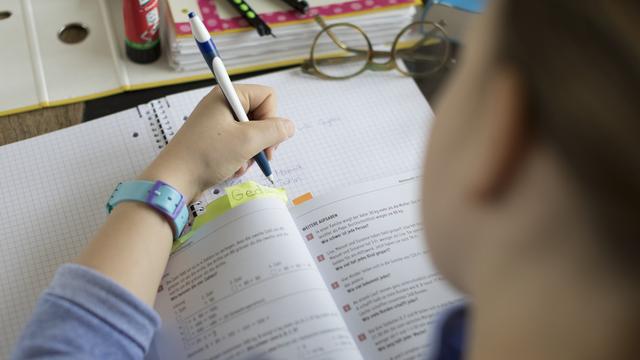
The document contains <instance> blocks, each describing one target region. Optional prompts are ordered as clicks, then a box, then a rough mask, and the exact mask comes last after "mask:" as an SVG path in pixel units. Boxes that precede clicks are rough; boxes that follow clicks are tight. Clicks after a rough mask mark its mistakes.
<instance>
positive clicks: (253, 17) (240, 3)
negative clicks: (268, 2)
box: [227, 0, 276, 37]
mask: <svg viewBox="0 0 640 360" xmlns="http://www.w3.org/2000/svg"><path fill="white" fill-rule="evenodd" d="M227 1H228V2H229V4H231V6H233V7H234V8H235V9H236V11H238V12H239V13H240V15H242V17H243V18H244V19H245V20H247V22H248V23H249V25H251V26H253V27H254V28H256V30H257V31H258V34H260V36H265V35H271V36H273V37H276V36H275V35H274V34H273V33H272V32H271V28H270V27H269V25H267V23H266V22H264V21H263V20H262V19H261V18H260V15H258V13H256V12H255V11H254V10H253V9H252V8H251V6H249V4H247V3H246V2H245V1H244V0H227Z"/></svg>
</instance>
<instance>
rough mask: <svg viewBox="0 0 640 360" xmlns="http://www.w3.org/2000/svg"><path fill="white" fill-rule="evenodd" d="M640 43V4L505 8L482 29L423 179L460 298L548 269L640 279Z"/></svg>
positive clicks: (431, 227)
mask: <svg viewBox="0 0 640 360" xmlns="http://www.w3.org/2000/svg"><path fill="white" fill-rule="evenodd" d="M639 41H640V2H638V1H636V0H627V1H606V0H600V1H595V0H594V1H558V0H536V1H531V0H511V1H510V0H496V1H493V2H491V4H490V6H489V9H487V11H486V13H485V14H484V15H483V16H482V18H481V19H479V21H478V23H477V24H474V27H473V28H472V31H471V32H470V34H469V37H468V38H467V39H466V41H465V45H466V46H467V49H466V50H465V54H464V56H463V57H462V62H461V63H460V65H459V69H458V71H457V73H456V74H455V75H454V78H453V79H452V80H451V81H450V83H449V85H448V88H447V89H446V91H445V93H444V94H443V96H442V98H441V99H440V100H441V101H439V102H438V104H437V107H436V115H437V120H436V121H435V124H434V128H433V133H432V137H431V139H430V142H429V147H428V152H427V161H426V168H425V176H424V178H425V184H424V199H425V201H424V202H425V211H424V214H425V224H426V232H427V239H428V242H429V244H430V248H431V253H432V257H433V259H434V261H435V263H436V265H438V267H439V269H440V270H441V271H442V272H443V273H444V275H445V276H446V277H447V278H448V279H449V280H450V281H452V282H453V283H454V284H455V285H456V286H457V287H459V288H461V289H462V290H464V291H467V292H469V293H471V294H472V295H473V293H474V291H475V288H474V286H476V285H475V283H476V280H478V277H482V276H485V275H486V276H485V277H489V276H493V275H497V274H500V273H502V274H504V273H505V272H511V271H513V272H517V271H518V270H517V269H518V268H519V267H527V266H532V267H535V266H536V264H537V263H539V264H546V265H548V266H551V267H554V266H556V265H557V271H558V272H560V271H563V269H564V270H566V269H568V268H572V269H573V268H575V269H578V268H585V269H586V268H589V267H590V268H591V270H593V271H599V272H602V273H608V274H611V275H614V274H615V276H618V275H623V274H626V275H631V276H634V277H636V278H637V275H638V273H640V251H639V249H640V246H639V244H640V42H639ZM550 272H551V271H550ZM629 284H633V282H629Z"/></svg>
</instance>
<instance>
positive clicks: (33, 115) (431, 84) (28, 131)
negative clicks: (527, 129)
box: [0, 46, 457, 145]
mask: <svg viewBox="0 0 640 360" xmlns="http://www.w3.org/2000/svg"><path fill="white" fill-rule="evenodd" d="M456 50H457V47H456V46H454V51H453V54H454V56H453V57H452V59H453V60H452V61H451V62H450V65H449V66H447V67H445V68H443V70H441V71H440V72H439V73H437V74H435V75H434V76H432V77H429V78H426V79H419V80H416V82H417V83H418V86H419V87H420V90H421V91H422V93H423V94H424V96H425V97H426V98H427V100H428V101H429V102H433V99H434V97H435V94H436V92H437V91H438V89H439V88H441V85H442V83H443V82H444V79H445V78H446V77H447V75H448V74H449V72H450V70H451V68H452V67H453V65H454V64H455V54H456V53H457V51H456ZM277 70H281V69H277ZM271 71H275V70H271ZM267 72H270V71H267ZM263 73H266V72H259V73H251V74H245V75H239V76H234V77H233V78H232V79H233V80H240V79H243V78H247V77H250V76H256V75H261V74H263ZM212 84H213V80H202V81H196V82H191V83H186V84H178V85H171V86H165V87H160V88H155V89H148V90H140V91H131V92H125V93H122V94H117V95H113V96H109V97H105V98H101V99H96V100H90V101H86V102H84V103H76V104H71V105H64V106H58V107H53V108H46V109H40V110H34V111H29V112H26V113H20V114H16V115H8V116H2V117H0V145H5V144H9V143H12V142H16V141H20V140H24V139H28V138H30V137H34V136H38V135H42V134H46V133H48V132H51V131H55V130H59V129H63V128H65V127H68V126H71V125H76V124H79V123H81V122H83V121H89V120H93V119H96V118H99V117H102V116H105V115H108V114H112V113H115V112H118V111H122V110H126V109H129V108H132V107H134V106H136V105H140V104H144V103H147V102H149V101H151V100H153V99H157V98H160V97H163V96H166V95H169V94H174V93H178V92H182V91H186V90H190V89H195V88H200V87H204V86H210V85H212Z"/></svg>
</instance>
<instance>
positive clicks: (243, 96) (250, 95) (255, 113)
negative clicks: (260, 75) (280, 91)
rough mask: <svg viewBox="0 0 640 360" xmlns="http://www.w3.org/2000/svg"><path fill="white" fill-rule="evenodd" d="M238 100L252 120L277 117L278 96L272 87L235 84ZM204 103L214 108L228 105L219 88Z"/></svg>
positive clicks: (206, 97) (208, 95)
mask: <svg viewBox="0 0 640 360" xmlns="http://www.w3.org/2000/svg"><path fill="white" fill-rule="evenodd" d="M234 88H235V89H236V93H237V94H238V98H239V99H240V102H241V103H242V107H243V108H244V110H245V112H246V113H248V114H249V119H251V120H261V119H266V118H270V117H275V116H276V108H277V101H276V94H275V92H274V91H273V89H271V88H270V87H267V86H262V85H250V84H234ZM204 103H206V104H208V105H210V106H211V107H212V109H213V108H215V107H219V106H220V105H222V104H224V106H228V105H227V104H226V99H225V97H224V94H223V93H222V90H221V89H220V87H219V86H216V87H214V88H213V89H212V90H211V91H210V92H209V94H207V96H205V101H204Z"/></svg>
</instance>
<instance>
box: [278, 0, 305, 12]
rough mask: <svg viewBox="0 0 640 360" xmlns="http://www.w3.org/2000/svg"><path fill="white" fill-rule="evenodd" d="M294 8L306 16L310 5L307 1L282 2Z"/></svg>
mask: <svg viewBox="0 0 640 360" xmlns="http://www.w3.org/2000/svg"><path fill="white" fill-rule="evenodd" d="M282 1H284V2H285V3H287V4H288V5H289V6H291V7H292V8H294V9H296V11H298V12H299V13H301V14H306V13H307V11H309V3H307V2H306V1H305V0H282Z"/></svg>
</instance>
